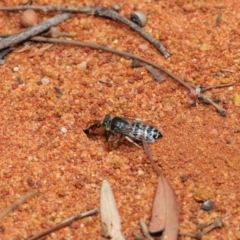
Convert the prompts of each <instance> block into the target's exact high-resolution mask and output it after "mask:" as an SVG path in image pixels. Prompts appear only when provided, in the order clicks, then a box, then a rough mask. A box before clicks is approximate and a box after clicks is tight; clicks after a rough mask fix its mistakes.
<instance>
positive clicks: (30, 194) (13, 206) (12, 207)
mask: <svg viewBox="0 0 240 240" xmlns="http://www.w3.org/2000/svg"><path fill="white" fill-rule="evenodd" d="M36 194H37V192H36V191H32V192H27V193H26V194H25V195H23V196H22V197H21V198H20V199H18V200H17V201H16V202H14V203H13V204H11V205H10V206H8V207H6V208H5V209H4V210H3V211H2V212H1V213H0V219H2V218H4V217H5V216H6V215H8V214H9V213H10V212H11V211H14V210H15V209H17V208H18V207H19V205H21V204H23V203H24V202H26V201H27V200H28V199H29V198H32V197H33V196H35V195H36Z"/></svg>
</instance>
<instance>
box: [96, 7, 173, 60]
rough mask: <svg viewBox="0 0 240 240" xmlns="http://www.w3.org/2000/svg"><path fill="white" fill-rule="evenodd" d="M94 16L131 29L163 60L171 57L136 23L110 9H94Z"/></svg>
mask: <svg viewBox="0 0 240 240" xmlns="http://www.w3.org/2000/svg"><path fill="white" fill-rule="evenodd" d="M94 15H95V16H100V17H108V18H111V19H113V20H115V21H116V20H117V21H119V22H121V23H123V24H125V25H127V26H128V27H130V28H132V29H133V30H134V31H136V32H138V33H139V34H140V35H141V36H142V37H143V38H145V39H147V40H148V41H149V42H150V43H151V44H152V45H153V46H154V47H155V48H156V49H157V50H158V51H159V52H160V53H162V55H163V56H164V57H165V58H168V57H170V56H171V54H170V53H169V52H168V50H167V49H166V48H165V47H164V46H163V45H162V44H161V43H160V42H159V41H157V40H156V39H155V38H153V37H152V36H151V35H150V34H149V33H147V32H145V31H144V30H143V29H142V28H141V27H139V26H138V25H137V24H136V23H134V22H132V21H130V20H128V19H127V18H125V17H123V16H121V15H119V14H118V13H117V12H115V11H114V10H112V9H109V8H105V7H96V8H95V12H94Z"/></svg>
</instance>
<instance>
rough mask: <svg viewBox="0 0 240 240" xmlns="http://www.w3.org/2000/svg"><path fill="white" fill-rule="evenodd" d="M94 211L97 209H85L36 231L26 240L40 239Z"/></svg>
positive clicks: (94, 212)
mask: <svg viewBox="0 0 240 240" xmlns="http://www.w3.org/2000/svg"><path fill="white" fill-rule="evenodd" d="M96 213H98V210H97V209H92V210H90V211H87V212H83V213H79V214H76V215H74V216H72V217H70V218H67V219H65V220H63V221H62V222H60V223H58V224H56V225H54V226H52V227H50V228H48V229H46V230H43V231H42V232H40V233H38V234H37V235H35V236H32V237H29V238H28V239H27V240H36V239H40V238H42V237H44V236H46V235H47V234H49V233H52V232H54V231H56V230H58V229H60V228H63V227H66V226H70V225H71V224H72V222H73V221H75V220H77V219H80V218H84V217H87V216H91V215H93V214H96Z"/></svg>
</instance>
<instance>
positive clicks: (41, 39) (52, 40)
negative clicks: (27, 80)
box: [31, 37, 193, 91]
mask: <svg viewBox="0 0 240 240" xmlns="http://www.w3.org/2000/svg"><path fill="white" fill-rule="evenodd" d="M31 40H32V41H36V42H50V43H63V44H73V45H76V46H80V47H89V48H92V49H97V50H102V51H106V52H111V53H114V54H117V55H119V56H122V57H126V58H132V59H138V60H139V61H141V62H144V63H146V64H149V65H151V66H153V67H155V68H157V69H159V70H161V71H162V72H164V73H166V74H167V75H168V76H170V77H171V78H173V79H174V80H176V81H177V82H178V83H180V84H181V85H183V86H184V87H186V88H187V89H188V90H189V91H191V90H193V87H192V86H190V84H188V83H187V82H184V81H183V80H182V79H180V78H179V77H177V76H175V75H174V74H173V73H171V72H170V71H168V70H167V69H165V68H163V67H161V66H159V65H157V64H156V63H154V62H152V61H149V60H147V59H145V58H142V57H139V56H137V55H134V54H132V53H128V52H122V51H119V50H115V49H112V48H108V47H105V46H103V45H99V44H95V43H88V42H81V41H74V40H65V39H56V38H45V37H33V38H31Z"/></svg>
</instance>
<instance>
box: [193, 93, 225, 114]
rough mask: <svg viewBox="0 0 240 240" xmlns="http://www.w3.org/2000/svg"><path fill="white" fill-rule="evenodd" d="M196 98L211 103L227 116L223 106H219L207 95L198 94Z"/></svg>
mask: <svg viewBox="0 0 240 240" xmlns="http://www.w3.org/2000/svg"><path fill="white" fill-rule="evenodd" d="M198 98H200V99H202V100H203V101H204V102H206V103H209V104H212V105H213V106H214V107H215V108H216V109H217V110H218V112H219V113H220V114H221V115H222V116H223V117H226V116H227V111H226V110H225V109H224V108H222V107H221V106H219V105H218V104H217V103H215V102H214V101H213V100H212V99H210V98H209V97H208V96H206V95H204V94H200V95H199V97H198Z"/></svg>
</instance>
